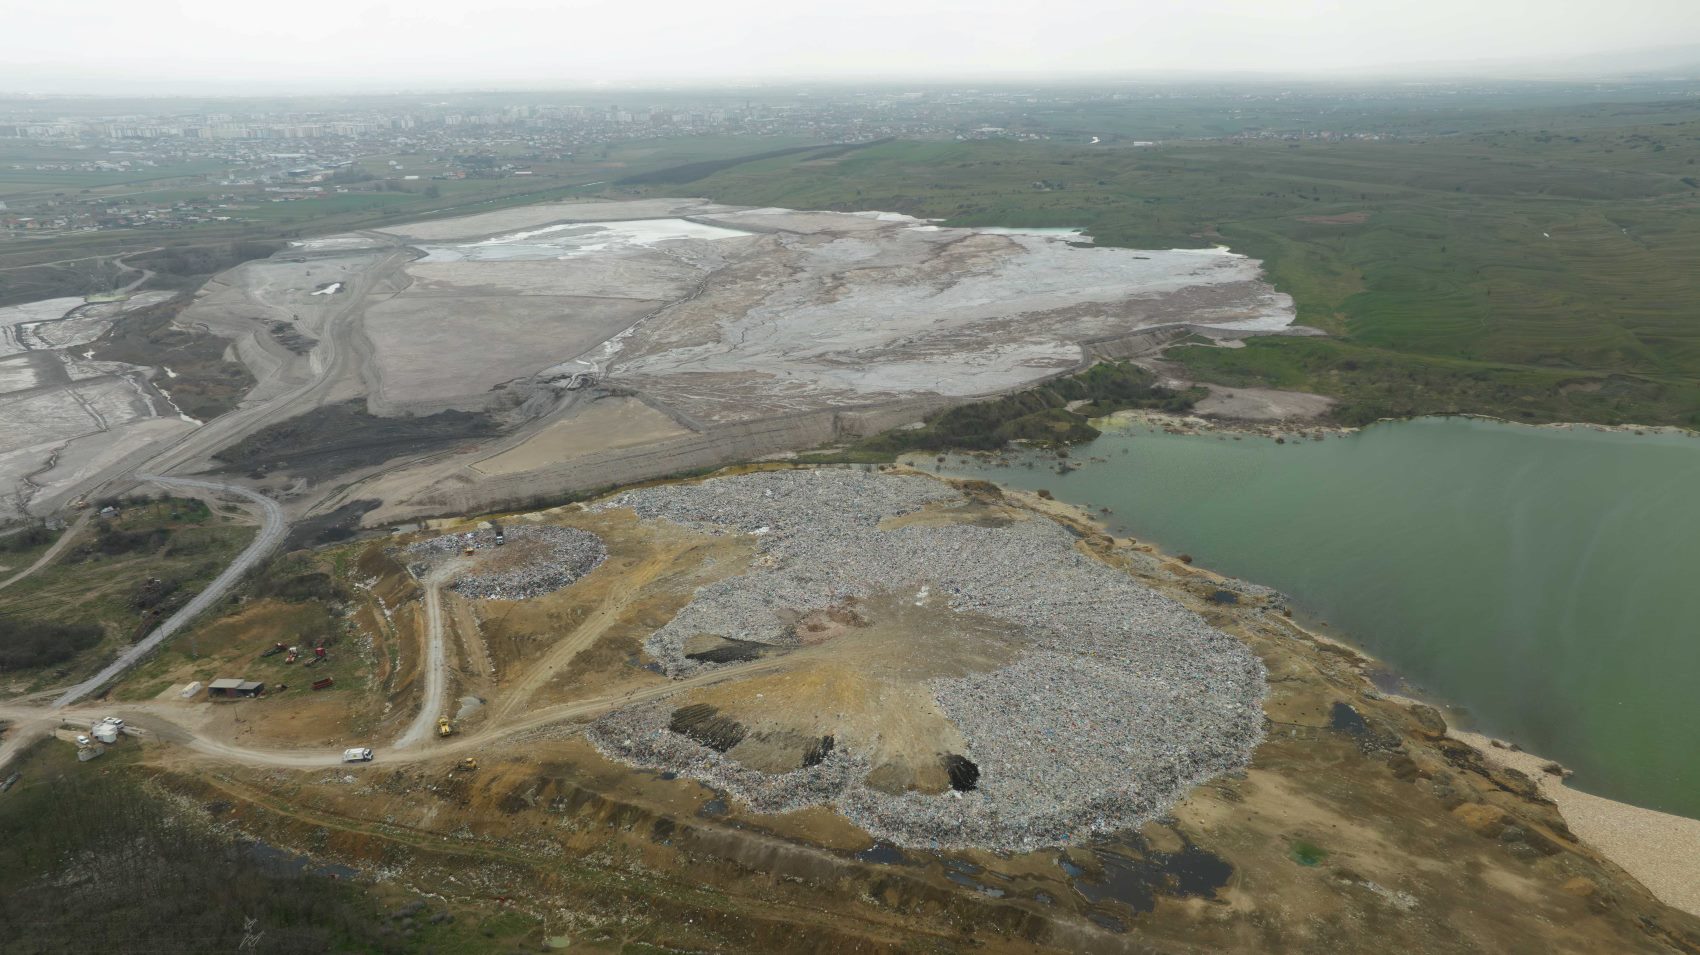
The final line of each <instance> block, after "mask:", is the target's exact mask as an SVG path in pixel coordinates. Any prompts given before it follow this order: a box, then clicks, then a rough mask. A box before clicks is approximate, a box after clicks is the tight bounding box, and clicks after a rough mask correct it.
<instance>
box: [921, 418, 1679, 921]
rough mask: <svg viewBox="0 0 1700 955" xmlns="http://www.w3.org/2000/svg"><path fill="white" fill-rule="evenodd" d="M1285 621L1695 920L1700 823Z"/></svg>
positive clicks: (1063, 505) (1162, 556) (1035, 505)
mask: <svg viewBox="0 0 1700 955" xmlns="http://www.w3.org/2000/svg"><path fill="white" fill-rule="evenodd" d="M1136 413H1139V412H1136ZM923 473H925V472H923ZM998 487H999V488H1000V489H1001V490H1002V491H1003V492H1004V493H1005V494H1006V495H1008V496H1010V497H1012V498H1015V499H1017V500H1019V501H1020V502H1021V503H1022V505H1023V506H1026V507H1029V508H1031V509H1033V510H1035V511H1038V512H1040V513H1044V514H1050V515H1055V516H1059V517H1063V518H1066V519H1067V520H1069V521H1074V522H1079V523H1081V524H1084V525H1087V526H1089V527H1094V528H1097V529H1098V530H1100V531H1101V532H1102V533H1104V534H1105V535H1106V536H1110V537H1112V539H1113V540H1115V542H1116V544H1117V545H1118V546H1129V547H1132V548H1134V549H1137V550H1140V551H1142V552H1144V553H1146V554H1149V555H1151V556H1152V557H1154V558H1157V559H1159V560H1164V561H1173V562H1176V563H1182V564H1185V566H1186V567H1187V568H1188V569H1189V570H1192V571H1194V572H1198V573H1202V574H1205V575H1207V576H1209V577H1210V578H1213V579H1216V580H1236V579H1238V578H1230V577H1227V576H1225V575H1223V574H1219V573H1217V572H1215V571H1213V570H1211V569H1210V568H1208V567H1202V566H1199V565H1197V564H1193V563H1190V562H1186V561H1181V560H1180V559H1179V558H1178V557H1176V556H1175V555H1172V554H1169V553H1167V552H1165V551H1163V550H1162V549H1161V548H1159V547H1157V546H1156V545H1155V544H1151V543H1148V542H1145V541H1141V540H1138V539H1136V538H1130V537H1115V536H1114V535H1111V534H1110V532H1109V530H1108V529H1107V528H1106V527H1105V526H1104V524H1103V522H1102V521H1101V520H1099V519H1098V518H1097V516H1095V515H1093V514H1092V513H1090V512H1088V511H1087V510H1086V509H1084V508H1082V507H1079V506H1077V505H1074V504H1070V503H1068V502H1066V501H1059V500H1055V499H1047V498H1042V497H1040V496H1038V495H1037V494H1035V493H1033V492H1031V491H1024V490H1021V489H1019V488H1012V487H1008V486H1005V485H1001V484H1000V485H998ZM1251 583H1255V582H1254V581H1251ZM1282 620H1283V622H1284V623H1285V624H1286V625H1287V626H1288V627H1289V628H1290V629H1291V630H1293V631H1294V634H1295V636H1296V637H1298V638H1299V639H1308V640H1310V641H1312V642H1314V643H1318V644H1328V645H1332V646H1337V647H1341V648H1343V649H1345V650H1347V651H1350V652H1351V654H1353V655H1354V656H1355V657H1356V658H1358V659H1359V660H1361V661H1362V663H1360V664H1359V665H1358V666H1357V667H1356V669H1357V671H1358V678H1359V679H1360V680H1361V681H1362V682H1363V687H1362V689H1363V690H1364V691H1366V692H1368V693H1371V694H1374V695H1376V696H1378V697H1383V698H1389V699H1393V700H1397V701H1401V702H1407V703H1411V704H1419V705H1423V706H1428V707H1431V708H1433V709H1435V710H1436V711H1437V712H1439V713H1440V714H1441V716H1442V718H1444V719H1446V731H1447V736H1449V737H1451V738H1452V739H1456V740H1458V741H1460V742H1463V743H1466V744H1468V745H1469V746H1471V747H1472V748H1474V749H1475V750H1477V751H1478V752H1480V753H1481V754H1482V756H1483V758H1484V759H1486V760H1487V761H1488V762H1490V763H1492V764H1494V765H1496V766H1498V767H1500V768H1504V769H1512V770H1516V771H1518V772H1520V773H1522V774H1523V775H1525V776H1527V777H1529V779H1530V780H1532V781H1533V782H1534V784H1535V786H1536V787H1537V788H1538V790H1539V791H1540V793H1541V795H1542V796H1543V797H1545V798H1546V799H1549V800H1551V801H1552V802H1553V803H1554V804H1555V805H1556V806H1557V807H1558V811H1559V814H1560V815H1561V816H1563V817H1564V821H1565V824H1566V825H1568V826H1570V827H1571V829H1572V831H1573V832H1575V834H1576V836H1577V837H1578V838H1580V839H1581V840H1583V841H1584V842H1586V843H1587V844H1588V845H1589V846H1591V847H1592V848H1593V849H1594V850H1596V851H1597V852H1599V854H1600V855H1602V856H1604V857H1605V858H1607V859H1609V860H1610V861H1611V862H1612V863H1614V864H1615V865H1617V866H1618V867H1619V868H1621V869H1623V870H1624V871H1625V872H1627V873H1629V875H1630V876H1631V877H1633V878H1634V879H1635V880H1636V881H1638V882H1640V883H1641V885H1642V886H1643V887H1645V888H1646V889H1647V891H1649V892H1651V893H1652V894H1653V895H1654V897H1656V898H1657V899H1658V900H1659V901H1661V902H1663V903H1665V904H1666V905H1669V906H1671V907H1672V908H1676V909H1680V910H1682V911H1684V912H1687V913H1689V914H1691V915H1700V819H1691V818H1688V817H1686V816H1678V815H1673V814H1671V813H1666V812H1660V811H1658V810H1656V809H1647V808H1644V807H1641V806H1636V805H1633V804H1631V803H1626V802H1620V801H1618V800H1615V799H1607V798H1606V797H1604V796H1596V795H1593V794H1592V793H1586V792H1583V791H1581V790H1578V789H1571V788H1570V787H1568V786H1566V785H1565V783H1564V780H1565V777H1566V776H1567V775H1568V773H1567V772H1565V773H1563V774H1555V773H1553V772H1551V771H1550V770H1549V769H1548V768H1547V767H1549V766H1557V767H1559V768H1560V769H1562V768H1563V767H1562V764H1559V763H1557V762H1556V761H1554V760H1550V759H1547V758H1545V757H1543V756H1540V755H1538V754H1535V753H1530V752H1527V751H1524V750H1523V749H1521V748H1520V747H1517V744H1516V743H1514V742H1512V741H1507V740H1499V739H1497V738H1495V737H1492V736H1488V735H1486V734H1484V733H1479V732H1476V731H1473V730H1466V729H1462V728H1460V727H1459V726H1457V725H1456V724H1455V723H1454V721H1453V720H1452V719H1450V718H1448V713H1449V710H1450V707H1449V706H1448V705H1447V704H1444V703H1435V702H1433V701H1429V700H1423V699H1419V698H1414V697H1410V696H1406V695H1402V694H1397V693H1386V692H1383V691H1382V690H1380V689H1378V688H1377V687H1376V685H1375V682H1374V680H1372V679H1371V678H1370V676H1369V674H1368V672H1366V670H1367V667H1366V666H1365V664H1372V665H1377V666H1379V665H1381V663H1382V661H1380V660H1378V659H1377V658H1375V657H1374V656H1372V655H1371V654H1369V653H1366V652H1365V651H1364V650H1362V649H1361V648H1359V647H1356V646H1354V645H1352V644H1350V643H1347V642H1346V641H1344V640H1341V639H1339V638H1337V637H1331V636H1328V635H1326V634H1321V633H1317V632H1315V631H1313V630H1310V629H1308V628H1306V627H1304V626H1303V625H1301V624H1300V623H1298V622H1297V621H1295V620H1293V619H1292V618H1291V617H1283V618H1282ZM1384 669H1385V668H1384Z"/></svg>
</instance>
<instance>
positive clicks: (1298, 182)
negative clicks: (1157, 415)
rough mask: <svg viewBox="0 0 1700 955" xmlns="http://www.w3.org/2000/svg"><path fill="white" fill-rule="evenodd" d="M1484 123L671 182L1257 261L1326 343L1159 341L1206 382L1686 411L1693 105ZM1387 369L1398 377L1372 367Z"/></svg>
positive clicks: (813, 167) (952, 151) (1449, 405)
mask: <svg viewBox="0 0 1700 955" xmlns="http://www.w3.org/2000/svg"><path fill="white" fill-rule="evenodd" d="M1491 119H1492V117H1490V116H1488V115H1487V114H1485V113H1484V114H1482V115H1476V116H1473V117H1472V119H1471V120H1470V122H1469V123H1468V128H1469V129H1471V130H1472V131H1471V132H1469V133H1464V134H1458V135H1446V136H1439V135H1437V136H1430V137H1428V138H1423V139H1415V140H1402V141H1391V142H1304V143H1296V142H1281V141H1274V142H1265V141H1254V142H1185V141H1179V142H1174V143H1169V144H1164V145H1160V146H1157V147H1152V148H1143V149H1127V148H1121V149H1115V148H1111V149H1105V148H1102V147H1099V148H1091V149H1088V148H1083V147H1080V146H1075V145H1064V144H1058V143H1032V144H1017V143H1008V142H966V143H941V142H928V143H913V142H892V143H884V144H880V145H874V146H869V147H867V148H865V149H862V150H859V151H857V152H855V153H852V154H848V155H845V156H843V157H840V158H839V159H837V160H836V161H834V162H831V163H824V164H823V163H813V162H810V161H809V159H808V158H807V156H806V155H805V156H803V157H797V156H778V157H773V158H770V159H766V160H762V161H757V162H750V163H745V164H740V165H735V166H731V167H729V168H726V169H723V170H721V171H719V172H716V173H714V174H713V175H710V176H708V177H706V178H704V179H702V180H700V181H699V182H697V183H694V184H693V186H694V187H695V188H696V189H697V190H698V191H700V192H702V193H704V194H706V195H709V196H711V197H713V198H715V199H717V200H720V201H726V202H740V203H750V204H755V205H784V206H791V207H795V208H825V209H840V210H864V209H882V210H891V211H898V212H907V213H910V214H914V215H919V216H927V217H934V218H942V219H945V220H947V222H949V223H950V224H953V225H1006V226H1075V227H1082V228H1085V229H1086V230H1087V231H1088V232H1089V233H1091V234H1092V235H1093V236H1094V237H1095V239H1096V240H1097V242H1098V243H1099V244H1100V245H1112V246H1123V247H1131V248H1167V247H1198V246H1204V245H1209V244H1226V245H1227V246H1229V247H1230V248H1232V249H1233V250H1235V251H1237V252H1241V253H1244V254H1247V255H1250V256H1253V257H1256V258H1259V259H1261V260H1262V261H1263V263H1264V266H1265V269H1266V270H1267V273H1268V275H1269V277H1270V279H1271V280H1272V281H1273V282H1274V283H1275V285H1276V287H1277V288H1279V289H1281V290H1282V291H1285V292H1287V293H1289V294H1291V295H1292V296H1293V298H1294V301H1295V303H1296V305H1297V310H1298V316H1299V320H1300V321H1301V322H1302V323H1305V324H1309V325H1312V326H1315V327H1318V328H1321V329H1323V330H1325V331H1328V332H1330V333H1331V334H1332V335H1334V336H1336V337H1337V339H1338V340H1337V341H1335V342H1331V343H1321V344H1319V343H1315V342H1305V343H1281V344H1261V343H1259V344H1256V345H1254V347H1255V348H1257V349H1259V350H1260V351H1252V350H1249V349H1248V350H1247V351H1246V353H1245V354H1242V355H1240V356H1238V357H1237V358H1235V357H1232V356H1226V355H1225V354H1224V355H1223V356H1206V355H1205V353H1203V352H1202V351H1201V350H1191V349H1189V350H1182V351H1178V352H1177V354H1178V355H1179V354H1184V360H1185V361H1186V362H1187V363H1188V367H1189V368H1190V369H1192V370H1193V371H1194V373H1195V374H1198V375H1199V376H1200V377H1202V378H1205V379H1206V380H1211V381H1222V382H1226V383H1232V382H1233V381H1235V380H1238V381H1241V382H1244V383H1247V384H1250V383H1253V382H1256V383H1259V384H1276V383H1277V382H1280V383H1281V384H1280V385H1278V386H1282V387H1294V388H1306V389H1311V390H1317V391H1320V392H1322V393H1325V394H1330V395H1334V396H1336V397H1339V398H1341V399H1342V405H1341V407H1342V412H1341V413H1342V415H1344V418H1343V420H1348V421H1350V420H1362V419H1364V418H1366V417H1371V416H1379V415H1380V414H1382V413H1388V414H1394V415H1398V414H1406V413H1426V412H1428V411H1434V410H1459V411H1475V412H1483V413H1491V414H1500V415H1504V416H1506V417H1513V418H1519V419H1523V420H1581V421H1620V420H1634V421H1638V422H1643V423H1648V424H1658V423H1678V424H1688V425H1693V424H1695V423H1696V420H1697V419H1696V418H1695V417H1694V416H1695V415H1696V414H1697V413H1700V321H1697V320H1696V316H1697V315H1700V269H1696V268H1694V267H1693V263H1694V262H1696V261H1700V173H1697V172H1696V170H1697V169H1700V109H1697V108H1696V107H1695V106H1693V105H1692V104H1615V105H1611V104H1607V105H1601V104H1582V105H1572V106H1569V107H1564V108H1560V107H1557V106H1554V107H1551V108H1546V109H1542V110H1540V111H1538V112H1536V113H1523V114H1520V113H1504V114H1501V115H1500V116H1499V119H1500V120H1501V121H1502V125H1497V126H1496V125H1493V124H1492V122H1491ZM1533 123H1539V124H1540V125H1539V126H1532V125H1527V124H1533ZM1281 349H1291V350H1292V351H1293V354H1292V355H1290V356H1282V357H1280V358H1277V357H1275V353H1277V352H1279V351H1280V350H1281ZM1351 362H1356V363H1357V364H1358V367H1359V368H1360V369H1362V368H1365V367H1373V369H1374V373H1373V374H1372V373H1369V372H1358V371H1354V369H1353V368H1351V367H1348V365H1349V363H1351ZM1324 367H1325V368H1326V370H1327V373H1326V374H1324V373H1320V371H1321V369H1322V368H1324ZM1218 371H1220V372H1221V374H1222V377H1214V378H1213V377H1211V375H1212V374H1214V373H1216V372H1218ZM1389 371H1391V372H1393V373H1395V379H1394V384H1397V385H1398V386H1399V387H1394V386H1393V384H1389V383H1385V382H1381V381H1378V380H1377V379H1376V377H1375V375H1376V374H1380V373H1383V372H1389ZM1406 385H1409V388H1410V390H1408V391H1403V392H1402V391H1401V388H1404V387H1405V386H1406ZM1595 385H1598V386H1599V387H1598V388H1597V389H1596V388H1595Z"/></svg>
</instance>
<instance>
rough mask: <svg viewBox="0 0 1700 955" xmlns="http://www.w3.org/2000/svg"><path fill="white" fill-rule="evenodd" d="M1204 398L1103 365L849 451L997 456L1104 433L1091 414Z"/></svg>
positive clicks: (1129, 369)
mask: <svg viewBox="0 0 1700 955" xmlns="http://www.w3.org/2000/svg"><path fill="white" fill-rule="evenodd" d="M1200 397H1202V395H1201V394H1196V393H1183V392H1176V391H1173V390H1171V389H1169V388H1165V387H1162V386H1160V385H1158V384H1156V381H1155V379H1154V377H1153V376H1152V375H1151V373H1150V372H1147V371H1145V370H1144V369H1142V368H1139V367H1138V366H1136V365H1133V364H1130V363H1127V362H1101V363H1099V364H1097V365H1094V366H1092V367H1091V368H1088V369H1087V370H1085V371H1083V372H1081V373H1080V374H1078V375H1070V376H1068V377H1065V378H1058V379H1056V380H1055V381H1051V382H1048V383H1046V384H1043V385H1040V386H1038V387H1037V388H1030V389H1028V390H1026V391H1022V392H1018V393H1016V394H1013V395H1005V396H1004V397H1002V398H991V399H988V400H985V401H976V402H973V403H971V404H966V405H959V406H957V407H955V408H950V409H947V410H945V411H941V412H939V413H938V414H935V415H933V416H931V417H929V418H928V419H927V420H926V422H925V423H924V424H923V426H922V427H919V428H899V429H896V430H893V431H887V432H885V433H884V434H878V435H874V436H873V437H871V438H868V439H866V440H864V441H862V442H860V443H859V444H857V445H856V446H855V447H854V448H853V449H851V451H852V452H859V453H861V454H862V455H872V454H885V455H888V456H891V457H895V456H896V455H898V454H902V453H904V452H906V451H946V450H956V449H962V450H970V451H991V450H996V449H998V448H1002V447H1004V446H1005V445H1007V444H1009V443H1010V442H1011V441H1024V442H1027V443H1029V444H1034V445H1038V446H1040V447H1060V446H1063V445H1069V444H1079V443H1082V442H1086V441H1090V440H1092V439H1093V438H1096V437H1097V436H1098V434H1099V431H1098V429H1096V428H1094V427H1092V425H1091V424H1089V423H1087V420H1086V419H1087V418H1088V417H1089V416H1099V415H1106V414H1110V413H1112V412H1115V411H1120V410H1123V409H1127V408H1154V409H1159V410H1163V411H1170V412H1182V411H1186V410H1188V409H1190V408H1191V407H1192V405H1193V402H1194V401H1196V400H1197V399H1198V398H1200ZM1074 402H1085V403H1086V404H1085V405H1084V406H1082V407H1081V408H1080V410H1078V411H1075V410H1070V409H1069V407H1068V406H1069V405H1070V404H1073V403H1074ZM839 460H853V459H850V458H840V459H839ZM871 460H875V459H874V458H871V457H864V458H863V460H862V461H858V462H857V463H865V462H866V461H871ZM887 460H890V457H888V458H887Z"/></svg>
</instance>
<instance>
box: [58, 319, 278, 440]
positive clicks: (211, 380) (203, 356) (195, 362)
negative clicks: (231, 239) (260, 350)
mask: <svg viewBox="0 0 1700 955" xmlns="http://www.w3.org/2000/svg"><path fill="white" fill-rule="evenodd" d="M190 300H191V299H190V296H188V295H179V296H177V297H176V298H173V299H169V300H167V301H164V302H161V303H159V304H158V305H150V306H148V307H147V308H138V309H136V310H135V311H133V312H130V313H129V314H127V315H124V316H123V317H121V318H119V319H118V320H117V321H116V322H113V323H112V327H111V328H109V329H107V330H106V334H104V335H102V336H100V337H99V338H98V339H96V340H95V342H94V344H93V345H92V346H91V350H92V352H93V354H94V357H95V358H96V359H97V360H99V361H121V362H128V363H130V364H132V365H151V366H155V367H169V368H170V369H171V371H172V374H174V375H175V376H176V377H174V378H164V377H162V378H160V379H159V380H157V381H155V382H154V385H155V387H157V388H159V389H160V390H161V391H164V392H167V393H169V394H170V395H171V400H172V401H174V402H176V404H177V407H178V408H180V409H182V411H183V413H184V414H186V415H188V416H189V417H191V418H198V419H200V420H202V421H207V420H209V419H212V418H216V417H218V416H219V415H221V414H224V413H225V412H227V411H229V410H230V409H232V408H234V407H236V403H237V402H239V401H241V400H242V396H243V395H245V394H247V393H248V389H250V388H252V387H254V376H253V375H251V374H249V373H248V369H247V368H245V367H243V366H242V364H241V363H239V362H234V361H226V360H225V358H224V353H225V351H226V349H227V348H228V347H229V344H230V343H229V342H227V341H225V340H224V339H222V338H220V337H218V336H217V335H214V334H212V333H210V332H203V331H198V330H193V329H186V328H179V327H177V326H176V325H173V324H172V321H173V320H174V319H175V318H176V317H177V315H178V313H179V312H181V311H183V309H184V308H185V307H187V306H188V304H189V302H190Z"/></svg>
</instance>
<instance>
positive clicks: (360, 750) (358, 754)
mask: <svg viewBox="0 0 1700 955" xmlns="http://www.w3.org/2000/svg"><path fill="white" fill-rule="evenodd" d="M342 761H343V762H345V763H369V762H371V761H372V750H371V748H369V747H365V746H353V747H350V748H348V749H345V750H343V751H342Z"/></svg>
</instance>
